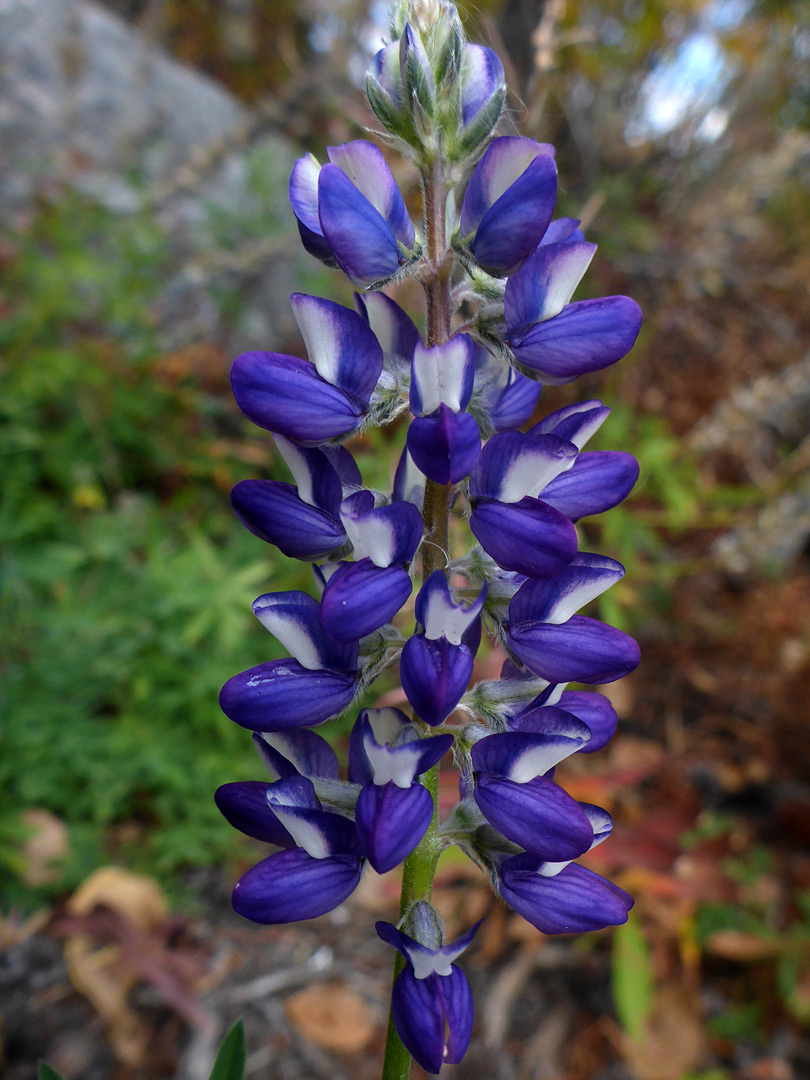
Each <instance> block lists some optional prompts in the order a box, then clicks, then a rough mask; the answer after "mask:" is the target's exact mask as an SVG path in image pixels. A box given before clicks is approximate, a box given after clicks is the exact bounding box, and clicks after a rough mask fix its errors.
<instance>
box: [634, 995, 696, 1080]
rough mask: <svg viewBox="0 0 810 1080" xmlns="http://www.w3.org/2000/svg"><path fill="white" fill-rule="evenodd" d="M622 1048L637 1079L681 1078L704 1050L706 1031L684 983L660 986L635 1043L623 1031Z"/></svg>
mask: <svg viewBox="0 0 810 1080" xmlns="http://www.w3.org/2000/svg"><path fill="white" fill-rule="evenodd" d="M621 1049H622V1053H623V1055H624V1058H625V1060H626V1061H627V1064H628V1065H629V1066H630V1068H631V1070H632V1072H633V1074H634V1075H635V1076H636V1077H637V1080H682V1078H683V1077H684V1076H685V1075H687V1074H688V1073H690V1072H692V1071H693V1070H694V1069H695V1068H696V1067H697V1066H698V1065H699V1063H700V1061H701V1059H702V1058H703V1056H704V1054H705V1052H706V1033H705V1030H704V1026H703V1019H702V1017H701V1013H700V1004H699V1001H698V999H697V997H696V995H695V994H694V993H693V992H691V991H690V990H688V989H687V988H686V987H685V986H678V985H669V986H664V987H662V988H661V989H660V990H659V991H658V993H657V994H656V997H655V1003H654V1005H653V1010H652V1013H651V1015H650V1017H649V1019H648V1020H647V1021H646V1022H645V1033H644V1036H643V1038H642V1039H641V1040H640V1041H638V1042H636V1041H635V1040H633V1039H631V1038H630V1037H629V1036H628V1035H626V1034H624V1033H623V1034H622V1039H621Z"/></svg>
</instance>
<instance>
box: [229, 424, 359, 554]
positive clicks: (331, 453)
mask: <svg viewBox="0 0 810 1080" xmlns="http://www.w3.org/2000/svg"><path fill="white" fill-rule="evenodd" d="M275 441H276V445H277V447H278V449H279V452H280V454H281V456H282V457H283V458H284V460H285V461H286V463H287V465H288V467H289V469H290V472H291V473H292V475H293V478H294V479H295V481H296V484H295V485H293V484H287V483H284V482H282V481H277V480H241V481H240V482H239V483H238V484H237V485H236V486H235V487H234V489H233V491H232V492H231V504H232V506H233V508H234V510H235V512H236V516H237V517H238V518H239V520H240V521H241V522H242V524H243V525H244V526H245V528H246V529H249V530H250V532H252V533H253V534H254V535H255V536H258V537H260V538H261V539H262V540H266V541H267V542H268V543H270V544H275V545H276V547H277V548H279V550H280V551H282V552H283V553H284V554H285V555H289V556H290V557H291V558H295V559H318V558H324V556H326V555H329V554H330V553H331V552H333V551H335V550H337V549H339V548H340V547H342V546H343V545H344V544H345V543H346V533H345V531H344V528H343V525H342V523H341V521H340V503H341V499H342V497H343V485H342V483H341V477H340V474H339V472H338V469H337V468H335V464H337V465H338V466H339V467H340V468H341V471H343V472H344V473H345V472H348V474H349V479H350V480H351V481H353V482H356V483H358V484H359V483H360V473H359V471H358V470H357V466H356V465H355V463H354V459H353V458H352V456H351V454H349V452H348V451H347V450H344V449H343V447H339V448H337V447H336V448H332V447H327V448H326V449H315V448H309V447H303V446H298V445H296V444H295V443H292V442H290V441H289V440H288V439H285V438H283V437H282V436H280V435H277V436H276V440H275ZM333 462H334V464H333Z"/></svg>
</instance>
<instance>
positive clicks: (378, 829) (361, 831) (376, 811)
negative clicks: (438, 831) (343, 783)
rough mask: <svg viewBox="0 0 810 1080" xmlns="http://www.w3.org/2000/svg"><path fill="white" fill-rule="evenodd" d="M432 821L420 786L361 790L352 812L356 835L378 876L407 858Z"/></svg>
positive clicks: (428, 801) (427, 798)
mask: <svg viewBox="0 0 810 1080" xmlns="http://www.w3.org/2000/svg"><path fill="white" fill-rule="evenodd" d="M432 817H433V799H432V798H431V796H430V792H429V791H428V790H427V788H425V787H422V785H421V784H413V785H411V787H407V788H401V787H399V786H398V785H397V784H395V783H393V782H389V783H387V784H382V785H378V784H369V785H368V786H367V787H364V788H363V790H362V791H361V792H360V795H359V796H358V799H357V806H356V808H355V821H356V823H357V834H358V836H359V837H360V843H361V845H362V848H363V852H364V854H365V855H366V856H367V858H368V861H369V862H370V863H371V865H372V866H373V867H374V869H375V870H376V871H377V873H378V874H385V873H387V872H388V871H389V870H393V869H394V867H395V866H399V864H400V863H401V862H402V860H403V859H404V858H406V857H407V856H408V855H410V853H411V852H412V851H413V849H414V848H415V847H416V845H417V844H418V843H419V841H420V840H421V839H422V837H423V836H424V835H425V832H426V831H427V827H428V825H429V824H430V820H431V818H432Z"/></svg>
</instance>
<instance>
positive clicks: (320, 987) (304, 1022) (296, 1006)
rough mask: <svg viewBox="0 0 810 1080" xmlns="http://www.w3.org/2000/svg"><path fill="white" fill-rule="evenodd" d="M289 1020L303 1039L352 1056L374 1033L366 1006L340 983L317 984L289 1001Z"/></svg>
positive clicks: (374, 1028)
mask: <svg viewBox="0 0 810 1080" xmlns="http://www.w3.org/2000/svg"><path fill="white" fill-rule="evenodd" d="M284 1011H285V1012H286V1014H287V1016H288V1017H289V1019H290V1020H291V1021H292V1023H293V1025H294V1026H295V1028H296V1029H297V1030H298V1032H299V1033H300V1034H301V1035H303V1036H304V1037H305V1038H307V1039H310V1040H311V1041H312V1042H314V1043H317V1044H318V1046H322V1047H324V1049H326V1050H337V1051H338V1052H340V1053H344V1054H354V1053H357V1051H358V1050H362V1049H363V1048H364V1047H365V1046H368V1044H369V1043H370V1042H371V1040H372V1038H373V1037H374V1033H375V1030H376V1024H375V1023H374V1020H373V1017H372V1014H371V1009H370V1008H369V1006H368V1004H367V1003H366V1002H365V1001H364V1000H363V999H362V998H361V997H360V996H359V995H358V994H355V992H354V991H353V990H350V989H349V987H348V986H344V984H343V983H316V984H314V985H313V986H308V987H306V988H305V989H304V990H301V991H300V992H299V993H297V994H294V995H293V996H292V997H291V998H289V999H288V1001H287V1002H286V1004H285V1006H284Z"/></svg>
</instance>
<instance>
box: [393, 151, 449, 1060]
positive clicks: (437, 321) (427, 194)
mask: <svg viewBox="0 0 810 1080" xmlns="http://www.w3.org/2000/svg"><path fill="white" fill-rule="evenodd" d="M422 193H423V199H424V211H425V218H424V227H425V263H424V266H423V271H422V284H423V286H424V289H425V301H426V303H425V307H426V318H425V323H426V338H427V341H426V344H427V345H428V346H430V347H432V346H434V345H443V344H444V343H445V342H446V341H447V340H448V339H449V337H450V318H451V303H450V277H451V274H452V270H453V263H452V258H451V256H450V254H449V252H448V249H447V231H446V215H447V183H446V181H445V179H444V173H443V168H442V162H441V157H437V158H436V160H435V161H434V162H433V164H432V165H431V166H428V167H426V168H425V169H424V170H423V172H422ZM451 490H452V485H450V484H436V483H434V482H433V481H432V480H428V481H427V483H426V484H425V501H424V503H423V506H422V518H423V520H424V525H425V540H426V541H428V542H427V543H424V544H423V545H422V580H423V581H424V580H425V579H427V578H428V577H430V575H431V574H432V573H433V571H434V570H439V569H442V568H443V567H444V566H445V563H446V556H447V555H448V553H449V522H450V494H451ZM427 733H428V729H427V728H426V729H425V734H427ZM422 783H423V784H424V785H425V787H426V788H427V789H428V791H429V792H430V794H431V797H432V798H433V818H432V819H431V822H430V825H429V826H428V830H427V832H426V833H425V835H424V836H423V837H422V839H421V841H420V842H419V844H418V845H417V847H416V848H414V850H413V851H412V852H411V854H410V855H409V856H408V858H407V859H406V860H405V862H404V863H403V867H402V892H401V894H400V902H399V914H400V918H401V917H402V916H403V915H404V914H405V913H406V912H407V911H408V909H409V908H410V907H411V906H412V905H413V904H415V903H416V901H417V900H427V901H429V900H430V898H431V896H432V894H433V876H434V874H435V873H436V863H437V861H438V858H439V853H440V851H441V841H440V839H439V797H438V796H439V766H438V765H435V766H434V767H433V768H432V769H431V770H430V771H429V772H428V773H426V774H425V776H424V777H423V778H422ZM404 966H405V961H404V959H403V957H402V956H400V954H399V953H397V956H396V959H395V961H394V979H395V980H396V978H397V976H398V975H399V973H400V972H401V971H402V969H403V967H404ZM410 1072H411V1055H410V1054H409V1053H408V1051H407V1050H406V1049H405V1047H404V1046H403V1044H402V1040H401V1039H400V1037H399V1035H398V1034H397V1031H396V1028H395V1027H394V1018H393V1013H390V1014H389V1016H388V1036H387V1039H386V1043H385V1057H384V1059H383V1071H382V1078H381V1080H408V1077H409V1076H410Z"/></svg>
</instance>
